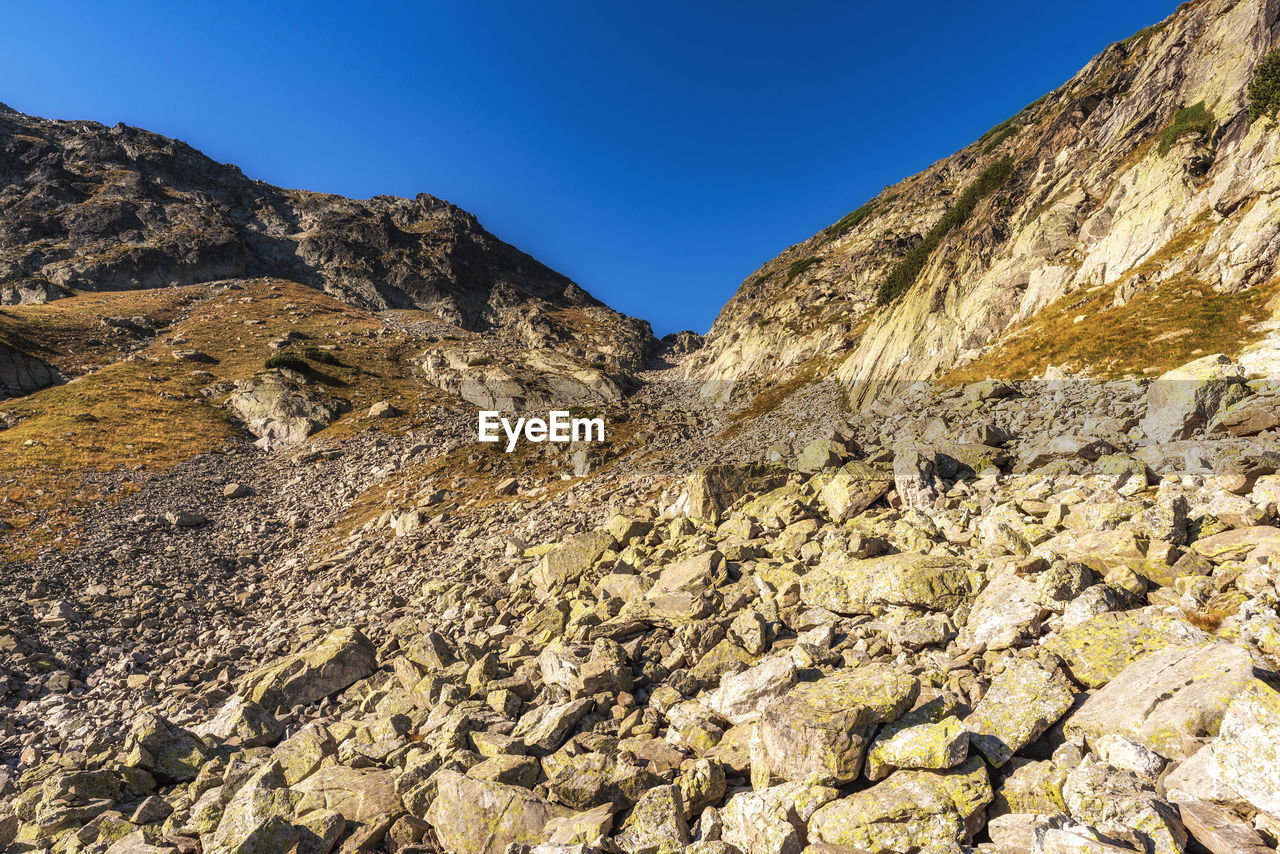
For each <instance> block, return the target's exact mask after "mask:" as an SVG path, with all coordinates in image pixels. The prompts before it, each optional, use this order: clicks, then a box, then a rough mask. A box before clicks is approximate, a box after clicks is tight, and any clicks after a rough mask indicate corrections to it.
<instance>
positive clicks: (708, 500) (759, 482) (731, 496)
mask: <svg viewBox="0 0 1280 854" xmlns="http://www.w3.org/2000/svg"><path fill="white" fill-rule="evenodd" d="M786 480H787V470H786V468H785V467H783V466H779V465H769V464H763V463H752V464H745V465H715V466H708V467H706V468H703V469H699V470H698V471H696V472H694V473H693V474H691V475H690V476H689V480H688V494H689V515H690V516H692V517H694V518H695V519H707V520H711V521H714V520H716V519H717V518H718V517H719V514H720V512H721V511H722V510H725V509H727V508H728V507H729V505H731V504H733V502H734V501H737V500H738V499H739V498H741V497H742V496H744V495H750V494H753V493H763V492H768V491H769V490H771V489H776V488H778V487H779V486H781V485H782V484H783V483H785V482H786Z"/></svg>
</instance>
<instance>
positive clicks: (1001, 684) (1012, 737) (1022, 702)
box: [964, 656, 1072, 768]
mask: <svg viewBox="0 0 1280 854" xmlns="http://www.w3.org/2000/svg"><path fill="white" fill-rule="evenodd" d="M1071 703H1072V694H1071V691H1070V690H1069V689H1068V688H1067V687H1066V686H1065V685H1063V684H1062V682H1061V681H1060V680H1059V679H1058V678H1057V677H1055V676H1054V675H1053V674H1052V673H1049V672H1048V671H1046V670H1045V669H1044V668H1043V667H1041V666H1040V665H1039V664H1037V663H1035V662H1034V661H1028V660H1027V659H1024V658H1014V657H1012V656H1010V657H1008V658H1006V659H1005V668H1004V671H1003V672H1001V673H1000V675H999V676H997V677H996V678H995V681H994V682H992V683H991V687H990V688H989V689H988V690H987V693H986V694H984V695H983V697H982V699H981V700H980V701H979V702H978V705H977V706H976V707H975V708H974V710H973V713H972V714H970V715H969V716H968V717H967V718H965V721H964V724H965V728H966V729H968V730H969V733H970V735H969V737H970V741H971V742H972V744H973V747H974V748H975V749H976V750H977V751H978V752H979V753H981V754H982V755H983V756H985V757H986V758H987V761H988V762H990V763H991V764H992V765H993V766H995V767H996V768H999V767H1000V766H1001V765H1004V764H1005V763H1006V762H1008V761H1009V760H1010V759H1012V758H1013V755H1014V754H1015V753H1017V752H1018V751H1019V750H1021V749H1022V748H1024V747H1026V746H1027V745H1028V744H1030V743H1031V742H1033V741H1035V740H1036V739H1037V738H1039V737H1040V736H1041V735H1042V734H1043V733H1044V731H1045V730H1047V729H1048V728H1049V727H1051V726H1053V725H1054V724H1055V723H1057V722H1058V719H1059V718H1061V717H1062V716H1063V715H1064V714H1066V713H1067V710H1068V709H1070V708H1071Z"/></svg>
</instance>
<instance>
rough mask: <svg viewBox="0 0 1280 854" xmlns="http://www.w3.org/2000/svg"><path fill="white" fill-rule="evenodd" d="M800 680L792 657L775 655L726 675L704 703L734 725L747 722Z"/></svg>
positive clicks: (705, 698)
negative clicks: (753, 665)
mask: <svg viewBox="0 0 1280 854" xmlns="http://www.w3.org/2000/svg"><path fill="white" fill-rule="evenodd" d="M797 679H798V671H797V669H796V665H795V662H793V661H792V660H791V657H790V656H782V655H780V656H771V657H770V658H767V659H766V660H764V661H763V662H761V663H760V664H758V665H756V666H755V667H749V668H747V669H746V670H743V671H741V672H738V673H731V674H729V675H727V676H725V677H723V678H722V679H721V680H720V686H719V687H718V688H716V690H714V691H712V692H710V693H709V694H707V695H706V696H705V697H704V698H703V703H704V704H705V705H706V706H707V708H709V709H711V710H712V711H714V712H715V713H716V714H718V715H719V716H720V717H722V718H724V719H725V720H726V721H729V722H730V723H732V724H740V723H746V722H747V721H752V720H755V719H756V718H758V717H759V715H760V709H761V707H763V706H764V705H765V704H766V703H768V702H769V701H770V700H773V699H774V698H776V697H780V696H783V695H784V694H786V693H787V692H789V691H790V690H791V688H792V686H793V685H795V684H796V681H797Z"/></svg>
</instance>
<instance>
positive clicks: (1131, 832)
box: [1062, 756, 1187, 854]
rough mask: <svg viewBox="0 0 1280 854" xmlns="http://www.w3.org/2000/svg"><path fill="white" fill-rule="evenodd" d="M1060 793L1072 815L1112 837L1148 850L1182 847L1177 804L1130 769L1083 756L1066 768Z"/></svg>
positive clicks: (1164, 852) (1177, 851) (1174, 853)
mask: <svg viewBox="0 0 1280 854" xmlns="http://www.w3.org/2000/svg"><path fill="white" fill-rule="evenodd" d="M1062 795H1063V798H1064V800H1065V801H1066V804H1067V810H1068V811H1069V812H1070V814H1071V817H1072V818H1074V819H1076V820H1077V821H1080V822H1083V823H1085V824H1086V825H1089V826H1091V827H1095V828H1098V829H1099V830H1101V831H1102V832H1103V833H1105V834H1106V836H1107V837H1108V838H1109V839H1110V840H1111V841H1113V842H1121V843H1124V844H1126V845H1130V846H1132V847H1133V848H1134V849H1136V850H1138V851H1146V852H1149V854H1183V852H1184V851H1185V850H1186V844H1187V831H1186V828H1184V827H1183V826H1182V822H1181V820H1180V819H1179V818H1178V811H1177V809H1175V808H1174V807H1172V806H1170V805H1169V804H1168V803H1166V802H1165V801H1164V800H1163V799H1161V798H1160V796H1159V794H1158V793H1157V792H1156V790H1155V787H1154V786H1153V785H1152V784H1151V783H1148V782H1147V781H1145V780H1143V779H1141V778H1140V777H1138V776H1137V775H1136V774H1134V773H1132V772H1130V771H1124V770H1121V769H1119V768H1114V767H1112V766H1110V765H1107V764H1105V763H1103V762H1099V761H1098V760H1097V759H1095V758H1094V757H1092V756H1086V757H1085V758H1084V760H1083V761H1082V762H1081V763H1080V764H1079V765H1077V766H1076V767H1075V768H1073V769H1072V770H1071V771H1070V772H1069V773H1068V774H1067V781H1066V783H1065V784H1064V785H1063V787H1062ZM1102 850H1104V851H1105V850H1106V849H1102ZM1119 850H1125V849H1119Z"/></svg>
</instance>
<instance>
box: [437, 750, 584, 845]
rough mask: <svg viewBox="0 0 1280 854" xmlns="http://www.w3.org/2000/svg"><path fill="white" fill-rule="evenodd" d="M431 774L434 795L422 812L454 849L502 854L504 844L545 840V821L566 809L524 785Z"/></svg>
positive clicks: (564, 813)
mask: <svg viewBox="0 0 1280 854" xmlns="http://www.w3.org/2000/svg"><path fill="white" fill-rule="evenodd" d="M434 779H435V785H436V797H435V800H433V801H432V802H431V806H430V807H429V808H428V809H427V813H426V815H425V816H424V818H425V819H426V821H427V823H428V824H430V825H431V828H432V829H433V830H434V831H435V833H436V836H437V837H438V838H439V839H440V843H441V844H442V845H443V846H444V848H445V849H446V850H448V851H452V852H455V854H506V851H507V847H508V846H510V845H536V844H538V843H539V842H542V841H544V840H545V838H546V834H545V833H544V829H545V828H546V826H547V823H548V822H549V821H551V820H552V819H560V818H567V817H569V816H570V815H572V811H571V810H568V809H565V808H564V807H558V806H555V805H553V804H550V803H548V802H546V801H545V800H543V799H542V798H540V797H538V796H537V795H535V794H533V793H532V792H530V791H529V790H528V789H521V788H519V787H516V786H507V785H504V784H502V783H494V782H490V781H487V780H473V779H471V778H470V777H466V776H464V775H462V774H459V773H458V772H456V771H449V770H441V771H439V772H437V774H436V776H435V778H434Z"/></svg>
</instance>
